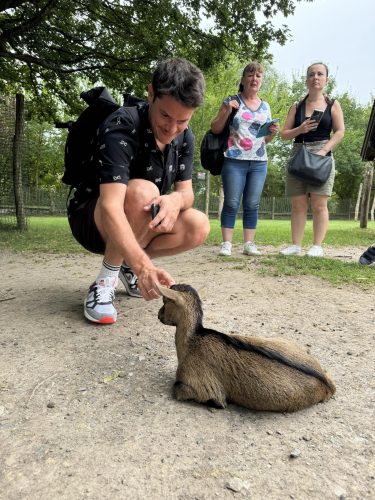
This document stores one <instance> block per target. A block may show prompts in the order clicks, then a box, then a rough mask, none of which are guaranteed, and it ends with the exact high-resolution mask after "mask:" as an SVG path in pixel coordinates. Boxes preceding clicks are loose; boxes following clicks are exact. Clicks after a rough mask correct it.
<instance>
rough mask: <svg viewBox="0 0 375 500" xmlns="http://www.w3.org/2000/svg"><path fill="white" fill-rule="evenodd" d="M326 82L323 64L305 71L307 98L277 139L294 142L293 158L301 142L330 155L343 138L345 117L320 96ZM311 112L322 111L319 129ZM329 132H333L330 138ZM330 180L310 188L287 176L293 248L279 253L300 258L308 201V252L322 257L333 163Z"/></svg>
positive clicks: (294, 109)
mask: <svg viewBox="0 0 375 500" xmlns="http://www.w3.org/2000/svg"><path fill="white" fill-rule="evenodd" d="M327 82H328V68H327V66H326V65H325V64H323V63H314V64H312V65H311V66H309V67H308V69H307V76H306V86H307V89H308V94H307V96H306V97H305V99H303V101H302V102H301V103H299V104H298V103H297V104H294V105H293V106H292V107H291V108H290V110H289V113H288V116H287V118H286V120H285V124H284V128H283V130H282V131H281V133H280V136H281V138H282V139H284V140H291V139H294V144H293V150H292V154H293V153H294V152H295V149H297V148H300V147H301V144H302V143H303V142H304V143H305V145H306V147H307V149H309V150H310V151H312V152H314V153H317V154H319V155H323V156H324V155H331V152H332V150H333V148H334V147H335V146H336V145H337V144H338V143H339V142H340V141H341V139H342V138H343V136H344V130H345V126H344V117H343V113H342V110H341V106H340V104H339V102H338V101H336V100H331V99H329V98H328V97H326V96H325V95H324V93H323V91H324V88H325V86H326V84H327ZM314 109H317V110H321V111H324V113H323V115H322V117H321V119H320V121H319V123H318V125H317V122H316V121H315V120H312V119H310V117H311V115H312V113H313V111H314ZM331 132H333V133H332V134H331ZM332 163H333V168H332V172H331V175H330V177H329V178H328V180H327V181H326V182H325V183H324V184H323V186H311V185H309V184H306V183H305V182H303V181H300V180H298V179H297V178H296V177H293V176H292V175H291V174H289V172H287V178H286V194H287V196H290V197H291V201H292V217H291V226H292V243H293V244H292V245H291V246H289V247H287V248H285V249H284V250H281V252H280V253H282V254H283V255H299V254H300V253H301V244H302V239H303V234H304V231H305V225H306V218H307V210H308V206H309V198H310V200H311V209H312V213H313V232H314V242H313V243H314V244H313V246H312V247H311V248H310V249H309V250H308V252H307V255H308V256H309V257H322V256H323V248H322V242H323V240H324V237H325V234H326V232H327V228H328V219H329V215H328V206H327V202H328V198H329V197H330V196H331V194H332V189H333V182H334V178H335V168H334V161H333V159H332Z"/></svg>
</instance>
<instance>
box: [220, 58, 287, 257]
mask: <svg viewBox="0 0 375 500" xmlns="http://www.w3.org/2000/svg"><path fill="white" fill-rule="evenodd" d="M262 82H263V67H262V66H261V65H260V64H259V63H257V62H252V63H250V64H248V65H247V66H246V67H245V69H244V70H243V72H242V78H241V83H240V87H239V92H238V95H237V96H234V97H233V96H230V97H228V98H227V99H225V100H224V102H223V104H222V105H221V107H220V109H219V112H218V114H217V115H216V117H215V118H214V120H213V121H212V123H211V130H212V132H213V133H214V134H219V133H220V132H222V130H223V129H224V127H225V126H226V123H227V120H228V118H229V117H230V115H231V113H232V110H233V109H237V110H238V111H237V113H236V114H235V116H234V118H233V120H232V122H231V123H230V126H229V139H228V148H227V150H226V152H225V154H224V157H225V159H224V165H223V169H222V172H221V177H222V182H223V190H224V204H223V210H222V212H221V232H222V238H223V242H222V244H221V247H220V252H219V255H223V256H229V255H231V253H232V237H233V230H234V225H235V222H236V216H237V212H238V209H239V206H240V202H241V198H242V204H243V239H244V246H243V253H244V254H245V255H259V254H260V252H259V250H258V249H257V247H256V245H255V243H254V237H255V231H256V226H257V222H258V210H259V202H260V196H261V194H262V191H263V186H264V182H265V179H266V175H267V151H266V144H267V143H268V142H269V141H271V140H272V139H273V138H274V137H275V135H276V133H277V131H278V129H279V125H278V124H277V121H276V120H274V121H272V118H271V109H270V106H269V104H268V103H267V102H265V101H263V100H262V99H261V98H260V97H259V96H258V91H259V89H260V87H261V85H262ZM265 124H266V127H264V128H265V131H264V128H263V129H262V126H263V125H265ZM261 129H262V130H261Z"/></svg>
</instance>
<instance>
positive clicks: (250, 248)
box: [243, 241, 260, 255]
mask: <svg viewBox="0 0 375 500" xmlns="http://www.w3.org/2000/svg"><path fill="white" fill-rule="evenodd" d="M243 253H244V254H245V255H260V252H259V250H258V249H257V246H256V244H255V243H253V242H252V241H247V242H246V243H245V244H244V246H243Z"/></svg>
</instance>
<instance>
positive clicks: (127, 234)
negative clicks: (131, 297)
mask: <svg viewBox="0 0 375 500" xmlns="http://www.w3.org/2000/svg"><path fill="white" fill-rule="evenodd" d="M126 190H127V186H126V185H125V184H121V183H109V184H101V186H100V196H99V199H98V203H97V208H96V210H95V221H96V224H97V226H98V229H99V231H100V232H101V234H102V236H103V238H104V239H105V241H106V251H105V256H106V259H107V260H108V261H109V262H111V263H113V264H117V265H120V264H122V262H123V261H126V263H127V264H128V265H129V266H130V267H131V268H132V270H133V271H134V272H135V273H136V274H137V276H138V286H139V288H140V291H141V293H142V295H143V297H144V298H146V299H147V298H149V295H150V294H149V290H150V289H152V288H153V287H155V284H157V283H162V284H165V285H166V286H170V285H172V284H173V283H174V280H173V278H172V277H171V276H170V274H169V273H167V272H166V271H164V270H163V269H160V268H156V267H155V266H154V264H153V263H152V261H151V259H150V258H149V257H148V255H147V254H146V253H145V251H144V250H143V248H141V246H140V245H139V243H138V241H137V239H136V237H135V234H134V232H133V229H132V227H131V226H130V224H129V221H128V219H127V217H126V214H125V212H124V202H125V196H126ZM152 298H155V297H152Z"/></svg>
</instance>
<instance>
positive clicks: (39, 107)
mask: <svg viewBox="0 0 375 500" xmlns="http://www.w3.org/2000/svg"><path fill="white" fill-rule="evenodd" d="M299 1H300V0H275V1H272V2H271V1H270V0H257V1H255V0H203V1H199V2H198V1H197V0H183V1H182V0H177V1H175V0H160V1H158V2H154V1H152V2H150V1H144V0H142V1H135V0H127V1H123V0H104V1H103V0H92V1H87V0H74V1H73V0H64V2H61V1H60V0H48V1H47V0H34V1H33V2H26V1H5V2H2V3H1V6H0V75H1V76H0V93H14V92H16V91H17V92H23V93H28V95H29V96H32V97H33V99H34V100H35V103H34V105H33V106H32V107H30V111H34V112H35V111H38V112H39V113H41V114H42V115H43V116H56V114H58V113H59V111H61V109H60V104H59V103H60V102H63V103H66V104H67V105H68V107H69V108H70V112H75V113H76V112H78V110H79V109H80V103H79V101H78V99H77V95H78V94H79V92H78V89H79V86H80V80H81V79H82V78H86V79H87V81H88V82H90V86H91V85H92V86H93V85H94V84H96V83H98V82H105V84H106V86H108V87H109V88H110V89H112V90H113V91H117V92H121V91H126V90H128V89H131V90H133V91H135V93H137V94H139V95H143V93H144V90H145V85H146V83H147V82H148V81H149V79H150V71H151V68H152V66H153V65H154V64H155V61H157V60H158V59H159V58H164V57H170V56H176V55H179V56H183V57H187V58H188V59H190V60H191V61H193V62H195V63H196V64H198V66H200V67H201V68H202V69H203V70H206V69H208V68H210V67H214V66H216V64H217V63H218V62H219V61H223V60H225V59H226V58H227V55H228V54H230V53H232V54H237V55H238V56H239V57H240V58H244V57H246V58H248V57H249V55H251V58H256V59H259V60H262V59H264V58H266V57H267V56H268V57H269V54H268V48H269V44H270V42H271V41H273V40H275V41H277V42H278V43H280V44H284V43H285V41H286V39H287V37H288V34H289V33H288V30H287V28H286V26H282V27H281V28H276V27H274V25H273V24H272V19H273V17H274V16H275V15H276V14H278V13H281V14H283V15H284V16H288V15H291V14H292V13H293V12H294V9H295V5H296V3H297V2H299ZM203 20H204V21H203Z"/></svg>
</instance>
